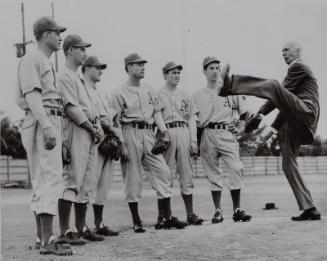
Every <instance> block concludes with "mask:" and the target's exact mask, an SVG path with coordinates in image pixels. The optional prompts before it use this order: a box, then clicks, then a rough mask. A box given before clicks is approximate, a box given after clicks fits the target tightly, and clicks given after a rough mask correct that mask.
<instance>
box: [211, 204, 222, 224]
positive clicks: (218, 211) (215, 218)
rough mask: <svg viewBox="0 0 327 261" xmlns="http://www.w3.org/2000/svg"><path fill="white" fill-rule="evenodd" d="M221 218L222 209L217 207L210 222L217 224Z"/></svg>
mask: <svg viewBox="0 0 327 261" xmlns="http://www.w3.org/2000/svg"><path fill="white" fill-rule="evenodd" d="M223 220H224V218H223V211H222V210H221V209H220V208H217V209H216V212H215V214H214V215H213V218H212V219H211V222H212V224H218V223H221V222H223Z"/></svg>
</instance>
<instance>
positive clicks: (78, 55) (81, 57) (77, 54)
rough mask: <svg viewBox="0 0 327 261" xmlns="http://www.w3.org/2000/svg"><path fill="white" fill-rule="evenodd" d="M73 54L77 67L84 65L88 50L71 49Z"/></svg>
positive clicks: (82, 48)
mask: <svg viewBox="0 0 327 261" xmlns="http://www.w3.org/2000/svg"><path fill="white" fill-rule="evenodd" d="M70 48H71V54H72V57H73V59H74V62H75V64H76V65H82V64H83V63H84V62H85V60H86V57H87V54H86V50H85V48H84V47H70Z"/></svg>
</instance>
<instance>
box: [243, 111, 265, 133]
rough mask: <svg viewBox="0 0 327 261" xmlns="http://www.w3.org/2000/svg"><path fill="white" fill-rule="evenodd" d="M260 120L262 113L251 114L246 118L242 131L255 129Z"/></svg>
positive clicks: (247, 131)
mask: <svg viewBox="0 0 327 261" xmlns="http://www.w3.org/2000/svg"><path fill="white" fill-rule="evenodd" d="M261 121H262V115H261V114H260V113H259V112H257V113H254V114H251V115H250V116H249V117H248V119H247V120H246V124H245V128H244V132H246V133H249V132H251V131H254V130H256V129H257V128H258V127H259V125H260V123H261Z"/></svg>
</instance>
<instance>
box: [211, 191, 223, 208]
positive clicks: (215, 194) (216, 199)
mask: <svg viewBox="0 0 327 261" xmlns="http://www.w3.org/2000/svg"><path fill="white" fill-rule="evenodd" d="M211 195H212V200H213V204H214V205H215V209H217V208H219V209H221V205H220V202H221V191H211Z"/></svg>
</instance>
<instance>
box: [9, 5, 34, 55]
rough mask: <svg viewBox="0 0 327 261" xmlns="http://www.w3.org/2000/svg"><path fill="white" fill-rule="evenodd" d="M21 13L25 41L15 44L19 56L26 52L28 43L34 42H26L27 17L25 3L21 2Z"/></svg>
mask: <svg viewBox="0 0 327 261" xmlns="http://www.w3.org/2000/svg"><path fill="white" fill-rule="evenodd" d="M20 10H21V13H22V27H23V42H22V43H16V44H14V46H15V47H16V56H17V58H20V57H23V56H24V55H25V54H26V45H28V44H30V43H33V41H32V40H31V41H28V42H26V37H25V17H24V3H23V2H22V3H21V8H20Z"/></svg>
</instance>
